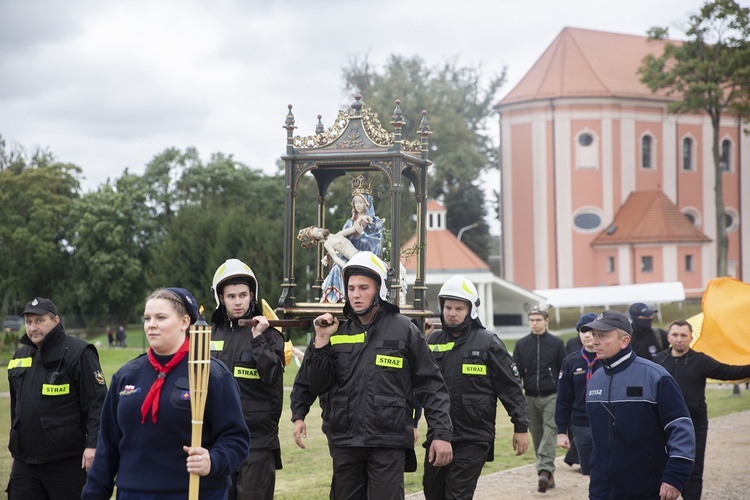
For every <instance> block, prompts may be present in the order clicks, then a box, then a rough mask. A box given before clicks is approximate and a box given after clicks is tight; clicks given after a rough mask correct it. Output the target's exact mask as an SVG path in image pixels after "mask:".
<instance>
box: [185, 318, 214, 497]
mask: <svg viewBox="0 0 750 500" xmlns="http://www.w3.org/2000/svg"><path fill="white" fill-rule="evenodd" d="M200 314H201V315H200V317H199V318H198V321H196V322H195V324H194V325H191V326H190V357H189V358H188V370H189V372H188V379H189V382H190V413H191V417H192V424H193V425H192V437H191V441H190V446H191V447H195V446H201V440H202V435H203V414H204V413H205V411H206V396H207V395H208V376H209V373H210V371H211V327H209V326H208V324H207V323H206V320H205V319H203V306H201V307H200ZM199 491H200V476H199V475H198V474H190V489H189V492H188V498H189V500H198V493H199Z"/></svg>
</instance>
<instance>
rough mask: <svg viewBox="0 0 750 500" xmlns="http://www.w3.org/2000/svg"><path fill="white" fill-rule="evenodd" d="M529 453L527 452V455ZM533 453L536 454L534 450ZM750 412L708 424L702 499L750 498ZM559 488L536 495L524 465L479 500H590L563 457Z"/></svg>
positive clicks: (492, 479)
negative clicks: (586, 499) (519, 499)
mask: <svg viewBox="0 0 750 500" xmlns="http://www.w3.org/2000/svg"><path fill="white" fill-rule="evenodd" d="M527 453H528V452H527ZM532 453H533V450H532ZM748 456H750V410H748V411H744V412H739V413H733V414H731V415H727V416H724V417H719V418H714V419H712V420H711V421H710V423H709V430H708V445H707V447H706V467H705V469H706V470H705V473H704V475H703V498H750V474H748V471H747V457H748ZM555 464H556V467H557V472H556V473H555V482H556V483H557V486H556V487H555V488H554V489H552V490H548V491H547V493H538V492H537V491H536V471H535V469H534V465H533V464H531V465H524V466H523V467H518V468H515V469H509V470H506V471H502V472H495V473H493V474H486V475H484V476H482V477H481V478H480V479H479V484H478V485H477V491H476V494H475V495H474V498H475V499H476V500H490V499H492V500H496V499H498V498H508V499H517V498H537V499H542V498H550V499H558V500H580V499H582V498H588V478H587V477H585V476H582V475H581V474H580V473H579V469H578V466H575V467H569V466H567V465H566V464H565V463H564V462H563V461H562V457H560V458H558V459H557V460H556V461H555ZM406 498H407V499H409V500H423V499H424V495H423V494H422V493H414V494H411V495H407V497H406Z"/></svg>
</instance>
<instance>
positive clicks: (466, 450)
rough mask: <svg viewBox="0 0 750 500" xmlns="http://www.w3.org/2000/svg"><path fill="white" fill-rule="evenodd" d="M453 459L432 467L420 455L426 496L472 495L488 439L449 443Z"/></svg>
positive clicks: (442, 499) (436, 499)
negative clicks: (475, 441)
mask: <svg viewBox="0 0 750 500" xmlns="http://www.w3.org/2000/svg"><path fill="white" fill-rule="evenodd" d="M452 445H453V461H452V462H451V463H449V464H448V465H446V466H444V467H433V466H432V465H431V464H430V462H429V461H428V458H429V453H430V450H429V449H428V450H426V452H425V457H424V476H423V477H422V488H423V489H424V497H425V499H426V500H449V499H467V498H472V497H474V490H476V488H477V481H478V480H479V476H480V474H482V467H484V462H485V461H486V460H487V451H488V450H489V448H490V444H489V443H452Z"/></svg>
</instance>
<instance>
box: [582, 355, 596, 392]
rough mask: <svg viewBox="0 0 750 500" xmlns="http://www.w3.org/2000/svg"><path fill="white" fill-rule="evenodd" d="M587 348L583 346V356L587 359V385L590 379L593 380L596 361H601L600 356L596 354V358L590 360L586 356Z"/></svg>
mask: <svg viewBox="0 0 750 500" xmlns="http://www.w3.org/2000/svg"><path fill="white" fill-rule="evenodd" d="M585 353H586V349H585V348H583V347H581V357H583V360H584V361H586V387H588V386H589V380H591V375H592V374H593V373H594V363H596V362H597V361H599V356H594V359H592V360H591V361H589V358H587V357H586V354H585Z"/></svg>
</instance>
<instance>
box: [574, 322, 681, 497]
mask: <svg viewBox="0 0 750 500" xmlns="http://www.w3.org/2000/svg"><path fill="white" fill-rule="evenodd" d="M581 331H582V332H587V331H591V332H592V334H593V336H594V350H595V351H596V355H597V357H598V358H599V359H600V360H602V368H601V369H599V370H597V371H595V372H594V374H593V375H592V376H591V379H590V380H589V386H588V390H587V392H586V413H587V415H588V418H589V423H590V425H591V435H592V438H593V440H594V447H593V451H592V454H591V460H590V463H591V481H590V482H589V498H591V499H592V500H598V499H611V498H660V499H662V500H674V499H676V498H677V497H679V496H680V491H682V490H683V488H684V487H685V484H686V483H687V481H688V478H689V477H690V473H691V472H692V470H693V460H694V457H695V433H694V432H693V422H692V421H691V420H690V413H689V412H688V409H687V405H686V404H685V400H684V399H683V397H682V393H681V392H680V388H679V387H678V386H677V382H676V381H675V379H674V378H672V376H671V375H670V374H669V373H667V371H666V370H665V369H664V368H662V367H661V366H659V365H657V364H656V363H653V362H651V361H648V360H646V359H644V358H641V357H639V356H636V355H635V353H633V349H632V347H630V336H631V335H632V333H633V331H632V329H631V326H630V322H629V321H628V318H627V317H626V316H625V315H624V314H622V313H621V312H619V311H612V310H607V311H604V312H603V313H601V314H600V315H599V316H597V317H596V319H595V320H594V321H592V322H591V323H587V324H585V325H583V326H582V327H581Z"/></svg>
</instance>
